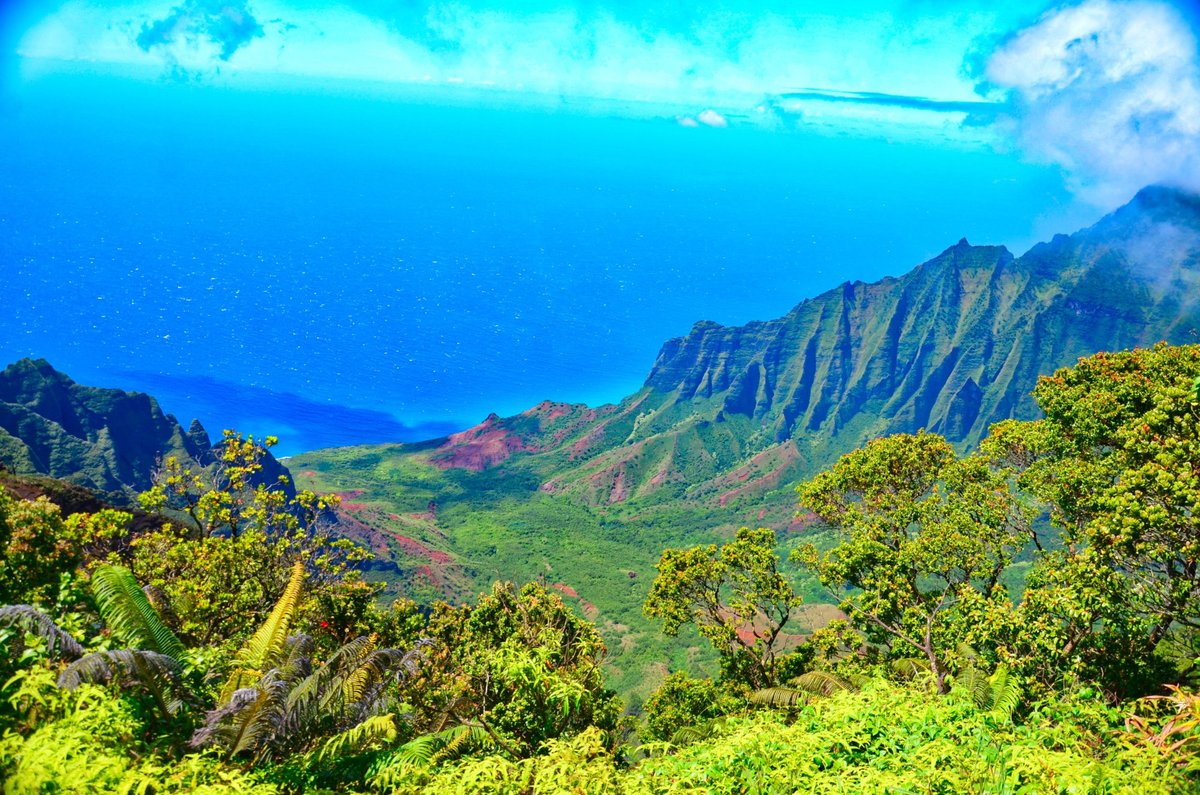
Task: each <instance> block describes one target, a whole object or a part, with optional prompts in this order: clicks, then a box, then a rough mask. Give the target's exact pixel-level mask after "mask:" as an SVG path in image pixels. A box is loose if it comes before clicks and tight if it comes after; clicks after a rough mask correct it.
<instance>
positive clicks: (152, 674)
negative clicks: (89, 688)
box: [58, 649, 184, 716]
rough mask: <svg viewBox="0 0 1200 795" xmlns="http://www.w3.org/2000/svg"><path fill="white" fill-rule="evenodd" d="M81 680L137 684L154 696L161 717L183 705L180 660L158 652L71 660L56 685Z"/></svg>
mask: <svg viewBox="0 0 1200 795" xmlns="http://www.w3.org/2000/svg"><path fill="white" fill-rule="evenodd" d="M84 683H91V684H109V683H116V684H118V685H120V686H122V687H132V686H136V687H140V688H141V689H142V690H145V691H146V692H147V693H149V694H150V695H151V696H153V697H154V701H155V703H156V704H157V705H158V708H159V711H160V712H162V714H163V715H164V716H167V715H174V714H176V713H177V712H179V710H180V708H181V707H182V706H183V699H182V698H180V694H181V693H183V692H184V691H183V688H182V686H181V684H180V665H179V661H178V660H176V659H174V658H173V657H169V656H167V655H165V654H159V653H158V652H153V651H143V650H141V649H118V650H116V651H98V652H94V653H92V654H89V655H87V656H86V657H81V658H80V659H78V660H76V661H75V662H73V663H71V664H70V665H68V666H67V667H66V668H65V669H63V672H62V673H61V674H59V676H58V686H59V687H63V688H66V689H68V690H74V689H76V688H77V687H79V686H80V685H81V684H84Z"/></svg>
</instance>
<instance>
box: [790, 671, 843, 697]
mask: <svg viewBox="0 0 1200 795" xmlns="http://www.w3.org/2000/svg"><path fill="white" fill-rule="evenodd" d="M789 684H791V685H792V686H793V687H796V688H798V689H800V690H803V691H805V692H806V693H812V694H813V695H817V696H832V695H833V694H834V693H837V692H840V691H843V690H845V691H849V692H851V693H853V692H857V691H858V687H857V686H856V685H855V684H854V683H853V682H851V681H850V680H848V679H845V678H843V677H840V676H838V675H837V674H834V673H830V672H829V671H809V672H808V673H803V674H800V675H799V676H797V677H796V678H795V679H793V680H791V682H789Z"/></svg>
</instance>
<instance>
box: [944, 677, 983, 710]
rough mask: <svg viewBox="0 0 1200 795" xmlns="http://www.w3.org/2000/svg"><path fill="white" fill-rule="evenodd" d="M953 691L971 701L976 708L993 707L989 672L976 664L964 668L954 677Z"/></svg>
mask: <svg viewBox="0 0 1200 795" xmlns="http://www.w3.org/2000/svg"><path fill="white" fill-rule="evenodd" d="M951 692H953V693H954V694H955V695H957V696H960V697H961V698H964V699H966V700H967V701H970V702H971V703H972V704H974V705H975V707H976V709H982V710H989V709H991V708H992V687H991V683H990V682H989V681H988V677H987V674H985V673H984V672H983V671H981V670H979V669H978V668H975V667H974V666H972V667H969V668H964V669H963V670H962V671H961V672H959V674H958V676H956V677H954V687H953V688H952V690H951Z"/></svg>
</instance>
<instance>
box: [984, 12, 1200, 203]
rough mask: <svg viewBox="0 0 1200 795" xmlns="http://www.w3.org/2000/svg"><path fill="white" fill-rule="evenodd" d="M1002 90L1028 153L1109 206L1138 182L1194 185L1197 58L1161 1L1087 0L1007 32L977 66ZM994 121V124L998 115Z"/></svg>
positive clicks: (990, 87) (991, 87)
mask: <svg viewBox="0 0 1200 795" xmlns="http://www.w3.org/2000/svg"><path fill="white" fill-rule="evenodd" d="M977 71H978V72H979V74H978V76H979V77H980V78H981V81H982V82H981V84H980V87H981V90H982V91H984V92H986V93H991V94H1007V95H1008V98H1009V99H1010V100H1011V102H1012V106H1013V113H1012V115H1011V116H1009V117H1007V119H1005V120H1004V121H1005V122H1007V124H1008V125H1011V131H1012V132H1013V133H1014V134H1015V136H1016V139H1017V141H1018V142H1019V145H1020V146H1021V147H1022V148H1023V149H1024V150H1025V151H1026V152H1027V153H1028V154H1029V155H1030V156H1032V157H1034V158H1036V159H1039V160H1043V161H1048V162H1052V163H1057V164H1059V165H1061V166H1062V167H1063V168H1064V170H1065V171H1066V172H1067V173H1068V175H1069V179H1070V180H1071V182H1072V183H1073V185H1074V187H1075V189H1076V190H1078V191H1079V192H1081V193H1082V194H1083V195H1084V196H1085V197H1087V198H1089V199H1091V200H1093V201H1096V202H1098V203H1112V202H1114V201H1115V200H1116V199H1118V198H1119V197H1121V196H1124V195H1128V194H1129V193H1131V192H1132V191H1133V190H1135V189H1137V188H1138V187H1140V186H1142V185H1146V184H1149V183H1154V182H1167V183H1173V184H1178V185H1181V186H1185V187H1189V188H1193V189H1194V188H1196V187H1198V186H1200V58H1198V52H1197V42H1196V35H1195V33H1194V31H1193V30H1192V29H1191V27H1190V26H1189V24H1188V20H1187V19H1186V18H1185V17H1184V15H1183V14H1182V12H1181V11H1180V10H1179V9H1177V8H1175V7H1173V6H1171V5H1169V4H1167V3H1163V2H1149V1H1146V0H1133V1H1126V2H1121V1H1119V0H1086V1H1085V2H1083V3H1080V4H1078V5H1072V6H1067V7H1063V8H1059V9H1056V10H1054V11H1051V12H1049V13H1047V14H1045V15H1044V16H1042V17H1041V18H1040V19H1039V20H1038V21H1036V22H1035V23H1034V24H1032V25H1030V26H1028V27H1026V28H1023V29H1021V30H1018V31H1016V32H1015V33H1013V34H1012V35H1010V36H1009V37H1008V38H1007V39H1005V40H1004V41H1003V42H1001V43H1000V45H999V46H998V47H997V48H996V49H995V50H994V51H993V52H992V53H991V54H990V56H989V57H988V58H987V59H986V61H985V62H984V63H983V64H982V65H981V66H979V67H978V69H977ZM1002 123H1003V122H1002Z"/></svg>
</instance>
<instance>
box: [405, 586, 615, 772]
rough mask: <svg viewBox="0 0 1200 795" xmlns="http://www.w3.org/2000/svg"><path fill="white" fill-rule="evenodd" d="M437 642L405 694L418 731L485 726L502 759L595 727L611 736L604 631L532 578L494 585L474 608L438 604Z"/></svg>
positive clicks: (432, 631)
mask: <svg viewBox="0 0 1200 795" xmlns="http://www.w3.org/2000/svg"><path fill="white" fill-rule="evenodd" d="M427 632H428V635H429V637H430V638H431V640H432V641H433V644H432V645H431V646H430V647H429V649H428V650H427V654H426V658H425V661H424V662H423V663H422V665H421V666H420V669H419V679H418V680H417V681H416V683H415V686H414V687H413V688H412V689H411V690H410V691H408V692H407V693H406V696H407V697H408V698H409V701H410V703H411V704H413V706H414V707H415V709H416V711H417V713H418V715H417V720H418V723H419V727H418V728H419V730H420V731H422V732H425V733H437V732H441V731H443V730H445V729H446V728H448V727H453V726H475V727H478V728H481V729H483V731H484V732H486V734H487V735H488V736H489V738H490V741H491V742H492V743H493V744H494V745H495V746H496V747H497V748H499V749H500V750H501V751H503V752H504V753H505V755H507V756H509V757H510V758H513V759H516V758H521V757H526V756H529V755H531V754H533V753H535V752H536V751H537V750H538V748H539V747H540V746H541V745H542V744H543V743H544V742H546V741H547V740H551V739H554V738H558V737H567V736H571V735H574V734H578V733H579V732H581V731H583V730H585V729H587V728H588V727H589V726H596V727H599V728H600V729H601V730H603V731H605V732H609V737H610V741H611V742H613V743H615V741H616V737H615V736H614V735H615V733H614V732H613V730H614V729H616V728H617V722H618V719H619V717H620V713H621V702H620V699H619V698H617V696H616V694H615V693H613V692H612V691H611V690H609V689H608V688H607V687H605V677H604V670H603V668H602V667H601V665H602V662H603V660H604V657H605V655H606V654H607V648H606V647H605V645H604V641H603V639H602V638H601V637H600V633H599V631H597V629H596V628H595V627H594V626H593V625H592V624H590V623H588V622H587V621H584V620H583V619H581V618H579V617H578V616H577V615H575V613H574V612H572V610H571V609H570V608H569V607H567V606H566V605H565V604H564V603H563V601H562V598H561V597H560V596H559V595H558V594H556V593H554V592H552V591H549V590H547V589H546V588H545V587H543V586H541V585H538V584H536V583H528V584H526V585H525V586H523V587H522V588H521V589H520V590H517V589H516V587H515V586H514V585H513V584H512V583H510V582H498V583H495V584H494V585H493V586H492V590H491V592H490V593H488V594H485V595H483V596H480V598H479V600H478V602H477V603H476V604H475V605H464V606H462V607H457V608H454V607H449V606H448V605H444V604H443V605H439V606H437V607H436V608H435V612H434V615H433V617H432V618H431V619H430V623H429V627H428V629H427Z"/></svg>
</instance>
